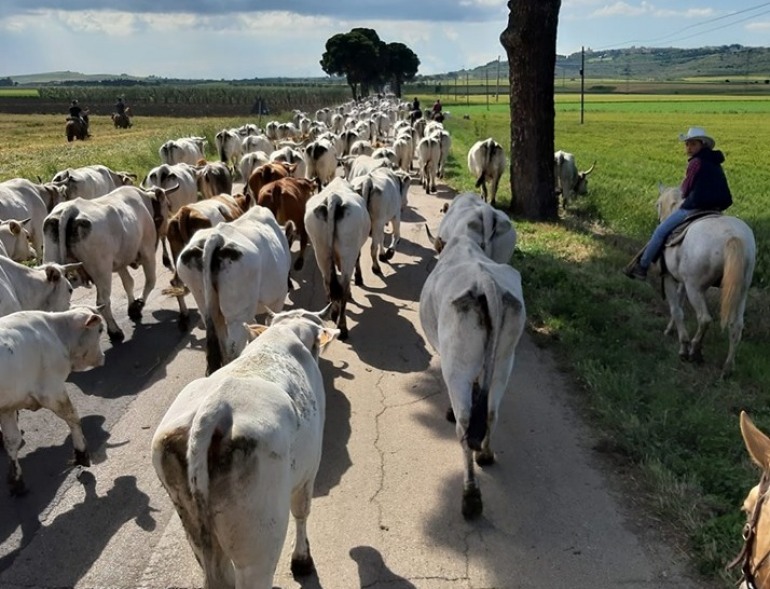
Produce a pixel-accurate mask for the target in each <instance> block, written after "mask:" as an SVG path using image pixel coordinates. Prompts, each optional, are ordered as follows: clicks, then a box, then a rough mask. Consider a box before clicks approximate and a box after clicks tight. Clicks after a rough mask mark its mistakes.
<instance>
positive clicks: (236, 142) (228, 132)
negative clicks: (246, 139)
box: [214, 129, 243, 167]
mask: <svg viewBox="0 0 770 589" xmlns="http://www.w3.org/2000/svg"><path fill="white" fill-rule="evenodd" d="M214 142H215V143H216V146H217V154H218V155H219V159H220V160H221V161H223V162H224V163H226V164H227V165H228V166H233V167H234V166H235V165H236V164H237V163H238V161H239V160H240V159H241V156H242V155H243V145H242V144H243V137H241V136H240V135H239V134H238V131H237V129H222V130H221V131H219V132H218V133H217V134H216V135H215V136H214Z"/></svg>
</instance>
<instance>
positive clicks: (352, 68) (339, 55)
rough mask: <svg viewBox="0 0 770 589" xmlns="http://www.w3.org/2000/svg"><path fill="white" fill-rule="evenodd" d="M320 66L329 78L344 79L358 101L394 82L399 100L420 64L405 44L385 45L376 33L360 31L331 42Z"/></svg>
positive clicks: (328, 43) (340, 34) (361, 29)
mask: <svg viewBox="0 0 770 589" xmlns="http://www.w3.org/2000/svg"><path fill="white" fill-rule="evenodd" d="M320 63H321V68H322V69H323V71H324V72H326V73H327V74H330V75H340V76H342V75H344V76H345V77H346V80H347V83H348V85H349V86H350V88H351V90H352V92H353V98H354V99H357V98H360V97H361V96H366V95H368V94H369V91H370V90H371V89H372V88H380V87H382V85H383V84H385V83H386V82H391V81H392V82H393V83H394V85H395V86H396V94H398V95H399V96H400V95H401V84H402V83H403V82H404V80H411V79H412V78H413V77H414V75H415V74H416V73H417V68H418V67H419V65H420V60H419V59H418V58H417V56H416V55H415V54H414V52H413V51H412V50H411V49H409V47H407V46H406V45H404V44H403V43H390V44H386V43H385V42H384V41H382V40H381V39H380V37H379V35H378V34H377V31H375V30H374V29H367V28H362V27H361V28H355V29H352V30H350V32H348V33H338V34H336V35H334V36H332V37H331V38H329V40H328V41H326V51H325V52H324V54H323V56H322V57H321V62H320ZM359 89H360V91H359Z"/></svg>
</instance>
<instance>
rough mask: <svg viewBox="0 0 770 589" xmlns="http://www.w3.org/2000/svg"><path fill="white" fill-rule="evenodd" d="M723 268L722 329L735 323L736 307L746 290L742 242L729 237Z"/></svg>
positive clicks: (744, 254) (720, 311)
mask: <svg viewBox="0 0 770 589" xmlns="http://www.w3.org/2000/svg"><path fill="white" fill-rule="evenodd" d="M724 256H725V266H724V270H723V272H722V293H721V297H720V309H719V318H720V324H721V325H722V329H724V328H725V327H727V325H728V324H730V323H732V322H733V321H735V318H736V315H737V314H738V307H739V306H740V304H741V301H742V300H743V296H744V291H745V289H746V285H745V284H744V283H745V276H746V251H745V248H744V245H743V242H742V241H741V240H740V239H738V238H737V237H731V238H730V239H728V240H727V243H726V244H725V251H724Z"/></svg>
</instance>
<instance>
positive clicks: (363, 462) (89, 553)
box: [0, 185, 704, 589]
mask: <svg viewBox="0 0 770 589" xmlns="http://www.w3.org/2000/svg"><path fill="white" fill-rule="evenodd" d="M447 198H450V194H449V193H448V192H447V191H446V190H441V191H440V192H439V194H438V195H430V196H428V195H425V193H424V192H423V191H422V190H421V189H420V188H419V186H416V185H414V186H413V187H412V190H411V194H410V209H409V211H408V212H407V214H406V215H405V220H404V223H403V225H402V235H403V239H402V244H401V248H400V251H399V252H398V253H397V254H396V256H395V257H394V259H393V260H392V264H391V265H389V266H388V265H385V266H384V271H385V277H384V278H383V279H381V278H378V277H376V276H374V275H373V274H372V273H371V272H370V271H369V268H368V267H366V266H367V264H368V262H366V261H367V260H368V259H369V253H368V249H367V250H366V251H365V252H364V253H363V255H362V260H364V262H365V263H364V266H365V267H364V281H365V286H364V287H363V288H358V287H353V298H354V302H353V303H351V304H350V305H349V307H348V312H349V316H350V317H349V319H350V321H349V325H350V327H351V330H350V336H351V337H350V339H349V340H348V341H347V342H345V343H342V342H335V343H334V344H333V345H332V346H330V348H329V349H328V353H327V355H326V356H325V357H324V358H322V360H321V369H322V372H323V374H324V376H325V382H326V391H327V399H328V409H327V422H326V428H325V440H324V449H323V459H322V463H321V468H320V472H319V476H318V480H317V482H316V489H315V498H314V501H313V511H312V514H311V518H310V522H309V534H310V542H311V547H312V553H313V556H314V559H315V562H316V566H317V574H316V575H314V576H313V577H312V578H310V579H305V580H303V581H302V582H301V583H298V582H297V581H295V580H294V579H292V577H291V574H290V572H289V549H290V546H291V542H292V533H293V530H292V529H291V527H292V526H291V525H290V530H289V536H288V538H287V546H286V547H285V549H284V553H283V555H282V557H281V561H280V564H279V568H278V571H277V573H276V578H275V584H276V585H278V586H279V587H281V588H282V589H293V588H297V587H303V588H305V589H314V588H323V589H353V588H358V587H361V588H363V587H367V588H374V589H386V588H387V589H412V588H419V589H454V588H458V589H460V588H462V589H495V588H496V589H513V588H530V587H531V588H538V589H539V588H541V587H557V588H560V587H569V588H571V589H603V588H607V589H609V588H612V589H615V588H617V587H623V588H625V589H653V588H655V589H660V588H665V587H672V588H673V587H676V588H677V589H688V588H693V589H694V588H695V587H701V588H702V587H703V586H704V585H703V583H700V582H695V581H693V580H691V579H690V578H689V577H688V576H687V574H686V572H685V569H684V568H683V566H682V564H681V562H680V560H679V558H678V557H679V556H680V555H679V554H677V553H676V552H675V551H673V550H672V549H670V548H669V547H667V546H666V545H664V544H661V543H660V542H658V541H657V540H656V538H655V537H654V533H653V532H651V531H650V530H649V529H648V527H647V526H646V525H645V523H644V520H641V519H640V518H638V517H636V516H635V515H634V513H633V512H631V511H628V510H627V507H628V505H629V503H630V502H629V500H628V499H627V498H626V497H624V496H623V495H622V491H621V490H620V486H618V485H616V484H615V483H613V482H612V481H611V480H608V477H607V473H608V472H609V469H608V468H607V466H606V465H603V464H602V462H601V458H600V457H597V456H596V455H595V454H594V453H593V452H592V450H591V446H592V437H591V434H590V432H589V431H588V430H587V429H586V428H585V427H584V426H583V425H582V423H581V421H580V419H579V417H578V416H577V414H576V413H575V412H574V411H573V410H572V409H571V408H570V406H571V395H570V392H569V384H568V383H567V382H565V380H564V379H563V378H562V377H561V376H560V373H559V371H558V370H557V369H556V367H555V365H554V363H553V360H552V359H551V357H550V356H549V354H548V353H547V352H546V351H543V350H541V349H538V348H537V347H536V346H534V345H533V343H532V342H531V340H530V339H529V338H528V337H526V336H525V337H524V339H523V341H522V343H521V345H520V348H519V354H518V357H517V360H516V368H515V373H514V375H515V377H514V382H513V384H512V386H511V390H510V391H509V392H508V394H507V396H506V398H505V399H504V401H503V407H502V412H501V416H500V422H499V427H498V431H497V435H496V440H495V444H494V446H495V448H496V450H497V457H498V462H497V464H496V465H494V466H492V467H488V468H486V469H485V470H484V471H483V472H482V473H481V474H480V485H481V492H482V495H483V499H484V514H483V516H482V518H481V519H480V520H478V521H475V522H466V521H464V520H463V518H462V516H461V514H460V498H461V489H462V470H461V453H460V448H459V444H458V442H457V440H456V438H455V434H454V427H453V426H452V425H450V424H449V423H447V422H446V421H445V419H444V411H445V409H446V407H447V405H448V400H447V398H446V393H445V392H444V391H443V383H442V381H441V375H440V370H439V362H438V358H437V357H436V355H435V354H434V353H433V351H432V350H431V349H429V348H428V347H427V345H426V343H425V341H424V339H423V337H422V332H421V328H420V325H419V320H418V299H419V293H420V289H421V287H422V284H423V281H424V279H425V276H426V275H427V273H428V271H429V269H430V266H431V260H432V258H433V252H432V250H431V248H430V244H429V241H428V239H427V236H426V234H425V229H424V226H425V223H426V222H427V223H428V224H429V225H430V226H432V227H434V228H435V227H436V226H437V225H438V220H439V218H440V213H439V210H440V208H441V205H442V204H443V202H445V200H446V199H447ZM308 253H309V254H310V257H309V258H308V263H307V264H306V265H305V269H304V270H303V271H302V272H301V273H299V274H298V275H297V276H295V283H296V286H297V288H296V289H295V290H294V291H293V292H292V293H291V294H290V296H289V298H290V303H289V305H299V306H303V307H307V308H312V309H320V308H321V307H322V306H323V303H324V300H323V288H322V285H321V282H320V275H319V273H318V271H317V269H316V265H315V262H314V260H313V259H312V253H311V250H309V251H308ZM168 278H169V275H168V273H167V272H164V273H163V274H162V275H161V276H160V278H159V281H158V284H159V285H161V286H164V285H166V284H167V283H168ZM137 282H138V284H137V289H139V288H140V287H141V282H142V281H141V279H138V280H137ZM524 289H525V291H524V293H525V298H526V296H527V293H526V284H525V285H524ZM120 291H121V289H120V288H119V287H118V288H116V290H115V292H116V293H120ZM76 294H77V298H78V299H79V300H82V301H86V302H93V300H94V298H95V292H94V291H88V290H83V289H79V290H78V291H77V293H76ZM121 300H122V303H119V304H116V305H115V307H116V316H122V317H125V301H124V300H123V299H121ZM193 305H194V303H193ZM144 313H145V316H144V318H143V320H142V322H141V323H140V324H138V325H133V323H131V322H130V321H128V320H127V319H126V320H125V322H124V327H125V329H126V336H127V337H126V342H125V343H123V344H121V345H119V346H117V347H115V348H109V349H108V352H107V362H106V365H105V366H104V367H102V368H99V369H97V370H93V371H91V372H88V373H82V374H77V375H72V378H71V382H70V384H69V385H68V387H69V390H70V391H71V392H72V397H73V401H74V403H75V406H76V407H77V408H78V410H79V411H80V414H81V416H82V417H83V422H84V430H85V434H86V437H87V439H88V442H89V447H90V448H91V450H92V455H93V458H94V464H93V466H92V467H91V468H89V469H73V468H72V467H70V466H67V460H68V459H69V458H70V456H71V452H72V446H71V441H70V440H69V438H68V436H67V429H66V426H65V425H64V424H63V423H62V422H60V421H58V420H57V419H56V418H55V417H53V416H52V415H50V414H48V413H46V412H42V411H40V412H37V413H35V414H32V413H29V412H25V413H23V414H22V417H21V422H22V428H23V429H24V430H25V432H26V434H25V437H26V440H27V445H26V446H25V448H23V450H22V455H23V459H22V468H23V469H24V472H25V476H26V479H27V482H28V484H29V486H30V487H31V489H32V491H31V493H30V494H29V495H27V496H26V497H23V498H20V499H12V498H9V497H6V496H5V495H4V494H2V493H0V541H2V545H0V587H2V589H15V588H21V587H25V588H29V587H35V588H41V589H42V588H52V587H57V588H62V587H78V588H83V589H85V588H89V589H90V588H94V589H95V588H97V587H98V588H133V587H142V588H147V589H160V588H168V587H200V586H202V577H201V574H200V570H199V568H198V565H197V563H196V562H195V560H194V558H193V556H192V553H191V551H190V549H189V546H188V545H187V541H186V539H185V537H184V533H183V531H182V528H181V525H180V522H179V519H178V518H177V516H176V514H175V512H174V510H173V508H172V506H171V503H170V501H169V500H168V497H167V496H166V494H165V492H164V491H163V489H162V487H161V485H160V483H159V482H158V480H157V478H156V476H155V473H154V471H153V469H152V466H151V463H150V457H149V454H150V453H149V445H150V439H151V437H152V435H153V432H154V430H155V427H156V426H157V424H158V422H159V420H160V418H161V417H162V415H163V413H164V412H165V410H166V408H167V407H168V405H169V404H170V403H171V401H172V400H173V399H174V397H175V396H176V394H177V393H178V392H179V391H180V390H181V388H182V387H183V386H184V385H185V384H186V383H188V382H190V381H191V380H193V379H195V378H199V377H201V376H202V375H203V371H204V366H205V361H204V353H203V349H202V346H203V343H204V339H203V332H202V330H201V329H200V328H199V327H195V328H193V329H192V330H191V331H190V332H188V333H181V332H179V331H178V330H177V328H176V325H175V323H174V322H175V319H176V303H175V301H174V300H172V299H167V298H165V297H164V296H162V295H161V294H160V292H159V291H156V293H154V295H153V296H152V297H151V298H150V300H149V301H148V304H147V307H146V308H145V312H144ZM105 346H108V347H109V344H108V343H106V342H105Z"/></svg>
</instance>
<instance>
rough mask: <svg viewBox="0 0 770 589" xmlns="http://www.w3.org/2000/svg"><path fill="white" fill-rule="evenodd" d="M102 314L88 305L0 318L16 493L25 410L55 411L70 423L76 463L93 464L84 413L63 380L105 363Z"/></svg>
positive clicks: (2, 411)
mask: <svg viewBox="0 0 770 589" xmlns="http://www.w3.org/2000/svg"><path fill="white" fill-rule="evenodd" d="M103 329H104V326H103V322H102V318H101V317H99V315H98V314H97V313H96V311H94V310H92V309H89V308H77V309H71V310H67V311H61V312H55V313H52V312H48V311H20V312H18V313H12V314H11V315H7V316H5V317H0V341H2V342H3V345H2V346H0V373H1V374H2V375H3V378H2V382H1V383H0V429H2V432H3V444H4V445H5V450H6V452H8V457H9V459H10V469H9V471H8V484H9V485H10V487H11V493H12V494H13V495H22V494H24V492H25V491H26V487H25V485H24V478H23V476H22V472H21V465H20V464H19V459H18V454H19V448H21V445H22V443H23V439H22V435H21V431H20V430H19V424H18V421H17V412H18V411H19V410H21V409H29V410H31V411H37V410H38V409H40V408H41V407H43V408H45V409H49V410H51V411H53V412H54V413H55V414H56V415H57V416H59V417H60V418H62V419H63V420H64V421H66V422H67V425H69V428H70V432H71V434H72V445H73V446H74V447H75V462H76V463H77V464H80V465H82V466H88V465H89V464H90V458H89V455H88V448H87V447H86V440H85V437H84V436H83V430H82V428H81V426H80V417H79V416H78V413H77V411H76V410H75V408H74V407H73V406H72V401H70V398H69V396H68V395H67V389H66V388H65V385H64V382H65V381H66V379H67V377H68V376H69V374H70V372H82V371H85V370H89V369H91V368H95V367H97V366H102V365H103V364H104V352H103V351H102V349H101V347H100V345H99V339H100V336H101V333H102V331H103Z"/></svg>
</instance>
